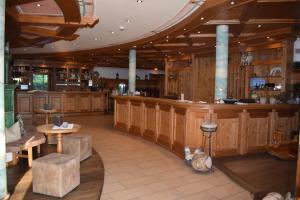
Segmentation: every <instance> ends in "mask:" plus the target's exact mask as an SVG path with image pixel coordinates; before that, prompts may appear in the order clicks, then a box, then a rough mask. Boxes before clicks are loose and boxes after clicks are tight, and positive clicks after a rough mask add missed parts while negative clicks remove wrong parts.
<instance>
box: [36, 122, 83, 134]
mask: <svg viewBox="0 0 300 200" xmlns="http://www.w3.org/2000/svg"><path fill="white" fill-rule="evenodd" d="M53 126H54V125H53V124H43V125H40V126H37V127H36V130H37V131H38V132H39V133H51V134H60V133H76V132H78V131H79V130H80V128H81V126H80V125H78V124H74V126H73V128H71V129H52V128H53Z"/></svg>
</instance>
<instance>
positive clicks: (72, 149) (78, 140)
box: [63, 133, 92, 161]
mask: <svg viewBox="0 0 300 200" xmlns="http://www.w3.org/2000/svg"><path fill="white" fill-rule="evenodd" d="M63 153H64V154H71V155H77V156H79V158H80V161H83V160H85V159H87V158H88V157H90V156H91V155H92V137H91V135H89V134H82V133H80V134H71V135H66V136H64V137H63Z"/></svg>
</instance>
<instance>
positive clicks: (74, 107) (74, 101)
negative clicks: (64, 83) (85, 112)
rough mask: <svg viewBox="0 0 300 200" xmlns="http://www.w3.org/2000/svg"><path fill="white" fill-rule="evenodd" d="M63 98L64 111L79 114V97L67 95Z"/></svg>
mask: <svg viewBox="0 0 300 200" xmlns="http://www.w3.org/2000/svg"><path fill="white" fill-rule="evenodd" d="M62 98H63V105H64V106H63V111H64V112H65V113H67V112H78V111H79V107H78V95H77V94H65V95H63V96H62Z"/></svg>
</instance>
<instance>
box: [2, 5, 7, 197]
mask: <svg viewBox="0 0 300 200" xmlns="http://www.w3.org/2000/svg"><path fill="white" fill-rule="evenodd" d="M4 35H5V0H0V199H3V198H5V197H6V195H7V183H6V159H5V155H6V151H5V122H4V121H5V117H4V73H5V72H4V67H5V66H4V46H5V45H4V42H5V40H4Z"/></svg>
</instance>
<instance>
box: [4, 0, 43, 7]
mask: <svg viewBox="0 0 300 200" xmlns="http://www.w3.org/2000/svg"><path fill="white" fill-rule="evenodd" d="M37 1H40V0H8V1H6V7H13V6H17V5H22V4H27V3H33V2H37Z"/></svg>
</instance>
